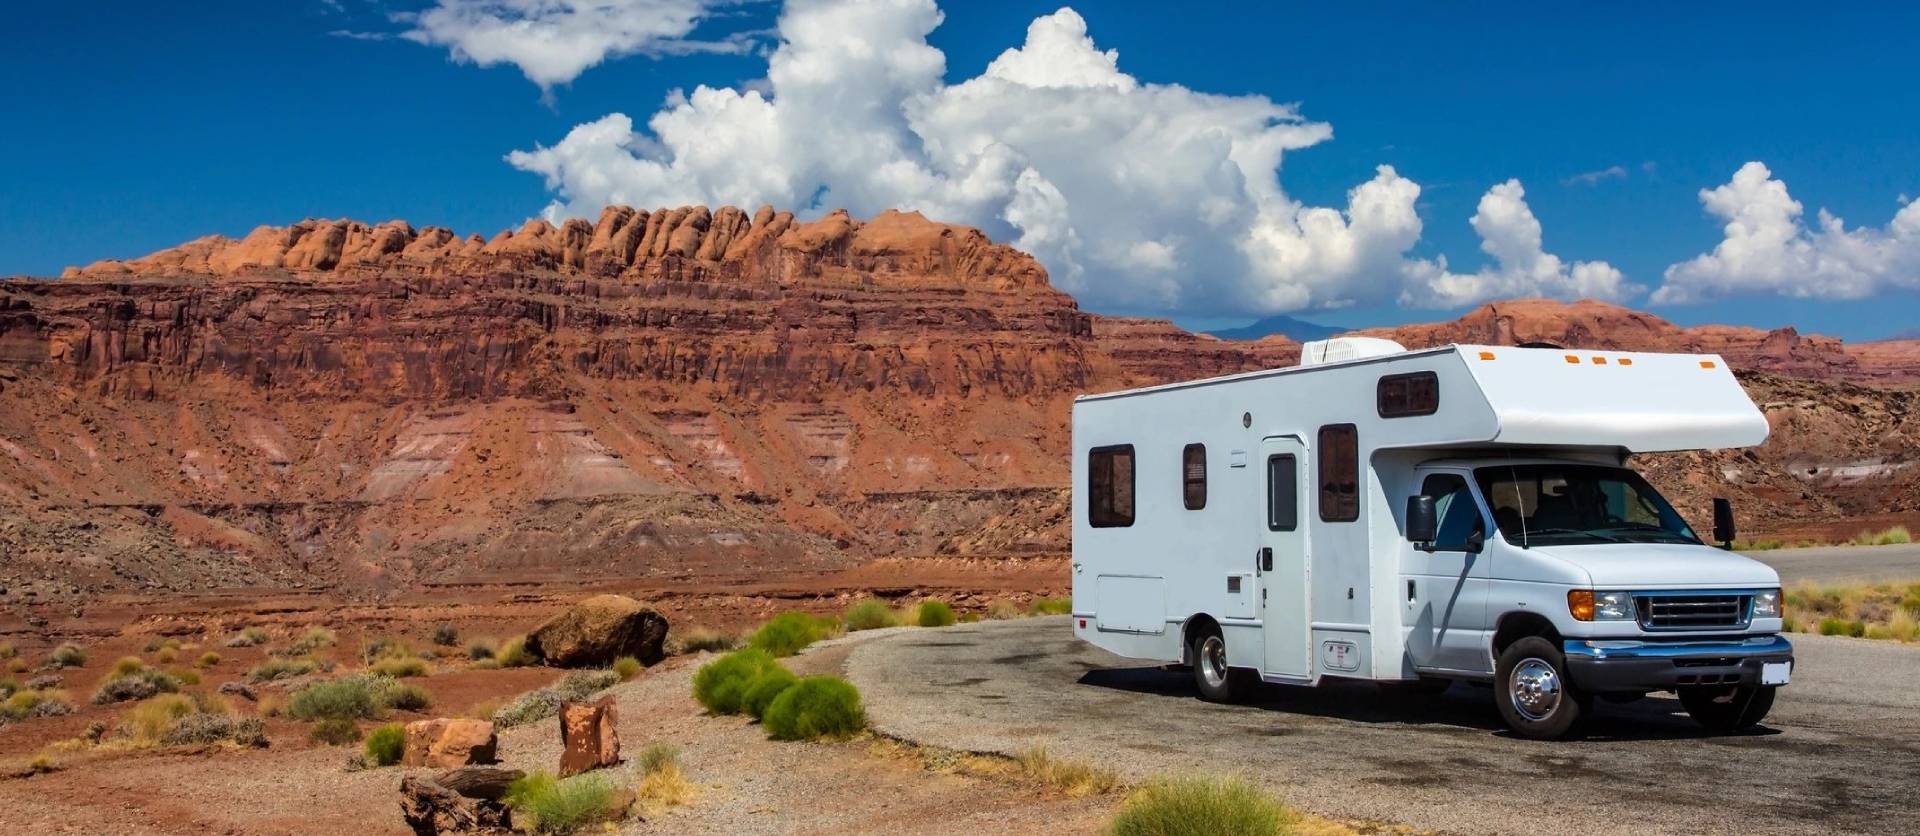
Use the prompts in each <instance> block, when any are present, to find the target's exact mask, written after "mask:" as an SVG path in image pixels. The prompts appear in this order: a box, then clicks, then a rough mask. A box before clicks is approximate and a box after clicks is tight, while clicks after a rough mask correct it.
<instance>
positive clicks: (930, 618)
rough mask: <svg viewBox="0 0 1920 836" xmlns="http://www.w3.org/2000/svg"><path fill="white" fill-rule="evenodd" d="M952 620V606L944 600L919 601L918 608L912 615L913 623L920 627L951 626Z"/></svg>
mask: <svg viewBox="0 0 1920 836" xmlns="http://www.w3.org/2000/svg"><path fill="white" fill-rule="evenodd" d="M953 622H954V617H953V607H950V606H948V605H947V602H945V601H939V600H927V601H921V602H920V609H919V611H918V612H916V613H915V615H914V623H916V624H919V625H920V626H922V627H952V626H953Z"/></svg>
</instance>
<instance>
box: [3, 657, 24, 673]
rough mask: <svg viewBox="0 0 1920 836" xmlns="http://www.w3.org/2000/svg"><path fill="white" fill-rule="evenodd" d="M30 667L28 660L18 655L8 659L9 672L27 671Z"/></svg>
mask: <svg viewBox="0 0 1920 836" xmlns="http://www.w3.org/2000/svg"><path fill="white" fill-rule="evenodd" d="M28 667H29V665H28V664H27V660H25V659H22V658H20V657H18V656H15V657H13V658H12V659H8V660H7V672H8V673H26V672H27V668H28Z"/></svg>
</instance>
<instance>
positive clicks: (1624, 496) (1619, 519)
mask: <svg viewBox="0 0 1920 836" xmlns="http://www.w3.org/2000/svg"><path fill="white" fill-rule="evenodd" d="M1474 476H1475V478H1477V479H1478V480H1479V482H1480V494H1481V495H1482V496H1484V497H1486V499H1487V505H1488V506H1489V508H1490V509H1491V510H1492V511H1493V522H1494V525H1495V527H1497V528H1499V529H1500V532H1501V534H1503V535H1505V537H1506V538H1507V540H1508V541H1509V542H1512V543H1517V544H1519V545H1521V546H1524V547H1532V546H1551V545H1561V546H1565V545H1585V544H1592V543H1694V544H1698V543H1699V542H1700V538H1699V536H1697V535H1695V534H1694V533H1693V529H1692V528H1691V527H1689V526H1688V525H1687V523H1686V521H1685V520H1682V519H1680V515H1679V514H1677V513H1675V512H1674V510H1673V506H1672V505H1669V504H1667V500H1666V498H1664V497H1662V496H1661V495H1660V492H1659V491H1656V490H1654V489H1653V486H1652V485H1649V484H1647V481H1646V480H1645V479H1642V478H1640V474H1638V473H1635V472H1633V471H1631V470H1627V469H1625V468H1619V467H1604V466H1600V465H1582V464H1515V465H1497V466H1493V467H1482V468H1478V469H1476V470H1474Z"/></svg>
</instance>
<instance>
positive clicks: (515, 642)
mask: <svg viewBox="0 0 1920 836" xmlns="http://www.w3.org/2000/svg"><path fill="white" fill-rule="evenodd" d="M493 660H494V661H495V662H498V663H500V667H503V668H524V667H527V666H529V665H537V664H540V660H539V659H535V658H534V657H533V652H532V651H529V650H527V637H526V636H515V637H513V638H511V639H508V640H507V642H506V644H503V645H500V650H499V651H498V652H496V653H494V654H493Z"/></svg>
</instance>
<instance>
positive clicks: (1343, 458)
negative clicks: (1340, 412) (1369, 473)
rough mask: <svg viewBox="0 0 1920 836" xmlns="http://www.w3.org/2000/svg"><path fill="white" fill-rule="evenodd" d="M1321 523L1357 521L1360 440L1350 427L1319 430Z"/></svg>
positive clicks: (1332, 427) (1349, 425) (1330, 426)
mask: <svg viewBox="0 0 1920 836" xmlns="http://www.w3.org/2000/svg"><path fill="white" fill-rule="evenodd" d="M1320 519H1321V520H1322V521H1324V522H1353V521H1354V520H1357V519H1360V437H1359V432H1358V431H1357V430H1355V429H1354V426H1353V425H1352V424H1328V425H1326V426H1324V427H1321V428H1320Z"/></svg>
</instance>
